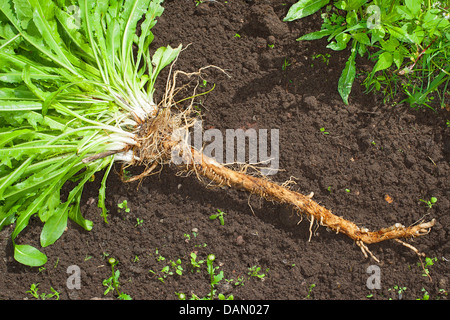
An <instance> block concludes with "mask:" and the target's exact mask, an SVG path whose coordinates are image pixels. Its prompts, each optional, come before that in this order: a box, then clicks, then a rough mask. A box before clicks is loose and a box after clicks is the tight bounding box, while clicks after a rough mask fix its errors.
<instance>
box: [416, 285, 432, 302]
mask: <svg viewBox="0 0 450 320" xmlns="http://www.w3.org/2000/svg"><path fill="white" fill-rule="evenodd" d="M421 291H422V292H423V296H422V297H421V298H418V299H417V300H430V294H429V293H428V291H427V290H426V289H425V288H422V290H421Z"/></svg>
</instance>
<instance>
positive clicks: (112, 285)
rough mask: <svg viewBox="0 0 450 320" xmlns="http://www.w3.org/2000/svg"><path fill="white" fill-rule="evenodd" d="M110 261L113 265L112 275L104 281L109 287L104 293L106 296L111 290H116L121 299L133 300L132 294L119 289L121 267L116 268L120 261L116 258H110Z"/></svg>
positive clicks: (104, 284)
mask: <svg viewBox="0 0 450 320" xmlns="http://www.w3.org/2000/svg"><path fill="white" fill-rule="evenodd" d="M108 263H109V264H110V266H111V276H110V277H109V278H107V279H105V280H103V282H102V284H103V286H105V287H107V288H106V290H105V292H104V293H103V294H104V295H105V296H106V295H107V294H108V293H109V292H110V291H115V292H116V293H117V298H118V299H119V300H132V299H131V296H130V295H128V294H126V293H124V292H121V291H120V290H119V288H120V282H119V277H120V271H119V269H117V270H116V269H115V266H116V265H118V264H119V261H117V260H116V259H114V258H109V259H108Z"/></svg>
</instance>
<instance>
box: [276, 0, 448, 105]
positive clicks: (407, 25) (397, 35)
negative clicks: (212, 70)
mask: <svg viewBox="0 0 450 320" xmlns="http://www.w3.org/2000/svg"><path fill="white" fill-rule="evenodd" d="M330 2H331V1H330V0H300V1H298V2H297V3H295V4H294V5H293V6H292V7H291V8H290V9H289V12H288V14H287V15H286V17H285V19H284V21H293V20H297V19H301V18H304V17H306V16H309V15H311V14H313V13H316V12H317V11H319V10H321V9H323V8H324V7H325V10H324V12H323V13H322V15H321V17H322V19H323V23H322V27H321V30H319V31H315V32H312V33H309V34H306V35H303V36H301V37H300V38H298V39H297V41H304V40H316V39H321V38H324V37H327V40H328V42H329V44H328V45H327V48H329V49H331V50H334V51H342V50H344V49H347V47H350V48H351V51H350V56H349V57H348V59H347V62H346V64H345V67H344V69H343V71H342V73H341V76H340V79H339V82H338V92H339V94H340V96H341V98H342V100H343V101H344V103H345V104H348V98H349V95H350V92H351V89H352V86H353V82H354V79H355V77H356V55H357V54H359V55H360V56H361V57H363V56H364V55H366V54H367V56H368V58H369V59H371V60H374V61H376V62H375V65H374V66H373V68H372V70H371V71H369V72H367V76H366V79H365V80H364V82H363V84H364V86H365V87H366V89H367V92H370V91H372V90H377V91H381V92H382V93H383V94H384V95H385V97H386V98H393V97H394V96H396V95H397V94H398V92H399V91H402V92H403V93H404V94H405V95H406V97H407V98H406V99H404V100H403V101H405V102H408V103H409V104H410V105H411V106H422V105H425V106H428V107H430V108H431V106H430V105H429V102H430V100H432V99H433V97H432V96H431V94H432V93H434V94H435V95H437V96H438V98H439V99H440V104H441V106H444V105H445V102H444V100H445V92H446V91H447V88H448V84H449V81H450V66H449V65H448V58H449V55H450V43H449V40H450V23H449V17H450V13H449V7H448V5H444V4H441V3H440V2H439V1H431V0H429V1H424V0H374V1H368V0H339V1H334V2H333V5H331V4H330Z"/></svg>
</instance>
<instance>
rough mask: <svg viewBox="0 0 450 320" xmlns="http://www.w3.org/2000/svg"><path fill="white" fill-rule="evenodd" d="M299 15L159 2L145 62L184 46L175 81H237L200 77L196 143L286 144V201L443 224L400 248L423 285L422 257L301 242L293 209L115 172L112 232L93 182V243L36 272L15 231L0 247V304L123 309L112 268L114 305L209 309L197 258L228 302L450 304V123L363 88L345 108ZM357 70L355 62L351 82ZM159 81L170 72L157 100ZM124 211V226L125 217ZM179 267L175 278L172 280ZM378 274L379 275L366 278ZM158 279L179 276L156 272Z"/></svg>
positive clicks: (330, 66) (248, 4)
mask: <svg viewBox="0 0 450 320" xmlns="http://www.w3.org/2000/svg"><path fill="white" fill-rule="evenodd" d="M292 3H293V1H287V2H286V1H234V0H232V1H227V2H225V1H204V2H203V3H201V4H199V5H196V3H195V1H187V0H186V1H181V0H176V1H166V2H165V3H164V7H165V11H164V13H163V15H162V16H161V18H159V20H158V23H157V24H156V26H155V28H154V34H155V42H154V43H153V44H152V46H154V48H157V47H159V46H164V45H167V44H170V45H171V46H178V45H179V44H180V43H181V44H183V46H184V47H185V50H184V51H183V52H182V53H181V55H180V56H179V58H178V61H177V62H176V64H175V66H174V69H179V70H183V71H186V72H195V71H197V70H198V69H200V68H202V67H205V66H208V65H215V66H218V67H220V68H222V69H224V70H225V71H226V73H227V74H228V75H229V76H230V77H228V76H226V75H225V74H224V73H223V72H219V71H213V70H212V69H208V70H207V71H206V72H205V74H204V79H205V80H206V82H205V84H206V85H207V86H208V88H212V85H213V84H214V85H215V87H214V90H213V91H212V92H211V93H209V94H207V95H204V96H201V97H198V98H196V104H197V105H198V108H199V112H200V113H201V115H202V117H203V127H204V128H205V129H208V128H216V129H219V130H221V131H222V132H223V133H224V135H225V133H226V129H238V128H241V129H244V130H245V129H249V128H254V129H268V130H271V129H279V147H280V149H279V156H280V159H279V167H280V169H281V170H280V172H278V173H277V174H275V175H271V176H269V178H270V179H272V180H274V181H276V182H279V183H283V182H286V181H288V180H291V181H292V182H294V183H292V184H291V185H290V187H291V188H292V189H294V190H297V191H299V192H301V193H303V194H309V193H310V192H314V200H315V201H317V202H319V203H320V204H321V205H322V206H324V207H326V208H328V209H330V210H331V211H332V212H333V213H334V214H337V215H339V216H343V217H345V218H346V219H348V220H351V221H353V222H355V223H356V224H357V225H358V226H360V227H367V228H369V229H371V230H375V229H379V228H382V227H387V226H391V225H393V224H395V223H397V222H399V223H402V224H404V225H411V224H414V223H417V222H418V221H420V220H421V219H423V218H425V219H426V220H431V219H433V218H434V219H436V225H435V227H434V228H432V230H431V232H430V233H429V234H428V235H426V236H423V237H419V238H415V239H412V240H408V242H409V243H411V244H412V245H414V246H415V247H417V248H418V249H419V250H420V251H423V252H424V253H425V254H426V256H427V257H429V258H432V259H433V262H434V264H433V265H431V266H428V267H427V269H428V271H429V275H428V276H426V275H424V268H423V267H422V266H420V260H419V258H418V256H417V255H416V254H415V253H414V252H413V251H411V250H410V249H408V248H406V247H405V246H403V245H401V244H399V243H397V242H394V241H388V242H382V243H379V244H374V245H370V249H371V251H372V252H373V254H374V255H375V256H376V257H378V258H379V259H380V262H379V263H376V262H375V261H374V260H371V259H366V258H364V256H363V254H362V252H361V250H360V249H359V247H358V246H356V245H355V243H354V242H353V241H352V240H351V239H349V238H347V237H346V236H345V235H342V234H336V233H334V232H328V231H327V229H326V228H324V227H317V225H314V226H313V228H312V231H313V236H312V237H311V240H310V241H309V238H310V223H309V221H308V220H307V219H306V218H305V217H303V219H302V217H298V216H297V215H296V214H294V213H293V212H292V211H291V208H284V207H282V206H280V205H277V204H275V203H271V202H267V201H265V200H263V199H259V198H258V197H255V196H253V197H249V195H248V194H246V193H243V192H239V191H235V190H228V189H221V188H210V187H208V186H207V185H205V183H203V182H201V181H199V180H198V179H197V178H196V176H195V175H190V176H187V177H186V176H183V175H180V174H178V173H179V169H178V168H176V167H172V166H166V167H164V168H163V170H162V171H161V172H160V173H159V174H156V175H152V176H149V177H146V178H145V179H143V180H142V181H140V182H133V183H123V182H122V181H121V180H120V178H119V176H118V174H117V172H118V171H119V170H120V167H119V166H117V167H116V168H115V171H116V172H114V173H112V174H111V175H110V176H109V178H108V181H107V205H108V207H109V215H108V223H105V222H104V221H103V218H102V217H101V215H100V214H101V212H100V209H99V208H97V196H98V192H97V190H98V187H99V185H100V182H101V178H102V175H101V174H98V175H96V176H95V180H94V181H93V182H90V183H89V184H87V185H86V186H85V191H84V195H83V199H82V207H81V211H82V213H83V214H84V216H85V217H86V218H87V219H90V220H92V221H93V222H94V227H93V229H92V230H91V231H85V230H83V229H81V228H80V227H79V226H77V225H76V224H74V223H72V222H69V224H68V228H67V230H66V232H65V233H64V234H63V236H62V237H61V238H60V239H59V240H58V241H57V242H56V243H55V244H53V245H51V246H49V247H46V248H43V249H42V251H43V252H44V253H45V254H47V256H48V257H49V260H48V262H47V264H46V265H45V266H44V267H43V268H31V267H27V266H23V265H21V264H19V263H17V262H16V261H15V260H14V259H13V248H12V244H11V240H10V236H9V235H10V232H11V230H10V229H8V228H6V229H5V230H3V231H1V233H0V238H1V247H0V248H1V256H2V259H0V274H1V276H0V299H34V298H33V297H32V296H31V295H30V294H29V293H27V291H28V290H29V289H30V286H31V285H32V284H37V283H39V286H38V289H39V291H38V292H39V293H52V291H51V288H53V289H54V290H56V291H58V292H59V293H60V296H59V297H60V299H105V298H106V299H116V295H115V294H114V293H113V292H109V293H108V294H107V295H104V291H105V289H106V287H105V286H103V284H102V282H103V280H104V279H107V278H109V277H110V276H111V268H110V266H109V264H108V258H110V257H114V258H115V259H117V260H118V261H119V264H118V265H117V266H116V269H118V270H120V278H119V281H120V290H121V291H122V292H124V293H126V294H128V295H130V296H131V297H132V298H133V299H152V300H155V299H164V300H165V299H178V297H177V294H176V293H180V292H183V293H185V294H186V295H187V297H188V298H190V297H191V296H192V294H195V295H196V296H198V297H205V296H206V295H207V294H208V293H209V290H210V286H209V283H210V279H209V275H208V273H207V271H206V264H205V263H203V264H202V265H201V268H200V269H199V271H197V270H192V267H191V265H190V254H191V252H196V253H197V261H200V260H206V257H207V255H208V254H214V255H215V256H216V260H215V262H214V265H215V266H216V267H218V269H217V270H216V273H219V272H220V271H223V275H224V278H223V280H222V281H220V283H219V284H218V285H217V286H216V289H217V291H216V294H218V293H223V294H225V295H226V296H228V295H233V297H234V299H235V300H237V299H296V300H301V299H358V300H359V299H399V298H401V299H418V298H423V297H424V293H425V291H426V292H428V293H429V296H430V299H448V296H447V292H448V291H449V282H448V275H449V268H448V259H450V245H449V242H448V234H449V228H450V223H449V215H448V212H449V198H448V196H449V190H450V182H449V172H450V166H449V161H450V158H449V152H450V139H449V132H450V128H448V127H447V126H446V120H447V119H450V113H449V111H448V110H446V109H441V108H439V107H438V108H436V112H433V111H432V110H430V109H428V108H425V109H420V110H414V109H412V108H410V107H409V106H406V105H401V104H400V105H396V106H393V105H389V104H385V103H383V99H382V98H381V97H379V96H377V95H374V94H366V93H364V91H363V87H362V86H361V85H360V83H361V78H358V79H357V80H356V83H355V84H354V87H353V92H352V94H351V99H350V104H349V105H348V106H346V105H344V104H343V103H342V101H341V99H340V97H339V95H338V93H337V90H336V88H337V82H338V79H339V76H340V73H341V70H342V68H343V67H344V64H345V61H346V59H347V57H348V54H349V52H348V51H347V50H344V51H342V52H333V51H330V50H328V49H326V48H325V47H326V44H327V43H326V40H323V41H322V40H318V41H311V42H309V41H306V42H297V41H295V39H296V38H298V37H299V36H301V35H303V34H305V33H308V32H312V31H317V30H319V29H320V24H321V19H320V15H319V14H315V15H313V16H310V17H308V18H305V19H302V20H300V21H296V22H290V23H286V22H282V19H283V17H284V16H285V15H286V13H287V10H288V9H289V7H290V5H291V4H292ZM188 45H189V46H188ZM328 54H329V55H330V56H328ZM320 55H322V56H320ZM322 57H324V59H322ZM285 62H286V63H285ZM364 63H365V60H364V59H359V61H358V64H359V66H362V65H363V64H364ZM283 66H284V67H283ZM165 75H167V70H166V73H165V74H163V75H162V76H161V77H160V84H159V90H160V91H159V92H161V90H163V89H164V85H165V83H164V82H165V80H164V77H165ZM320 128H325V131H326V132H328V134H324V132H321V131H320ZM142 170H143V168H133V169H130V172H131V173H134V174H138V173H140V172H142ZM432 196H433V197H436V198H437V199H438V201H437V203H436V204H435V205H434V206H432V208H428V206H427V205H426V204H425V203H423V202H421V201H420V200H419V199H426V200H428V199H430V197H432ZM123 200H127V203H128V207H129V208H130V212H129V213H126V212H123V211H119V210H118V207H117V204H118V203H120V202H122V201H123ZM217 210H221V211H222V212H225V213H226V215H224V224H223V225H222V224H221V223H220V221H219V220H218V219H216V220H211V219H210V218H209V217H210V215H212V214H215V213H217V212H218V211H217ZM300 221H301V222H300ZM299 222H300V223H299ZM41 228H42V224H41V223H40V221H39V220H38V218H33V219H32V220H31V222H30V225H29V226H28V227H27V229H26V232H25V231H24V232H22V233H21V235H20V236H19V237H18V240H17V241H18V243H28V244H32V245H35V246H39V243H38V239H39V233H40V231H41ZM163 257H164V259H163ZM178 259H179V262H180V264H179V265H180V266H181V267H182V268H183V270H182V274H181V275H179V274H177V273H175V268H174V267H172V265H171V261H174V262H175V264H176V261H177V260H178ZM422 261H423V262H425V259H422ZM372 265H375V266H377V267H379V272H378V273H376V274H373V273H372V272H373V271H372V272H371V271H370V270H372V269H370V268H369V266H372ZM70 266H78V267H79V270H80V280H81V282H80V286H79V289H77V288H73V286H71V285H70V284H72V285H73V284H75V283H74V282H73V281H72V279H73V278H70V276H71V275H74V274H73V271H70V270H71V269H69V273H68V268H69V267H70ZM165 266H169V267H170V271H171V272H173V274H167V273H164V272H162V271H161V270H162V269H163V268H164V267H165ZM252 267H255V268H257V267H260V270H259V272H258V274H259V275H260V277H256V276H250V275H249V272H250V271H249V268H252ZM372 268H373V267H372ZM150 270H152V271H153V272H151V271H150ZM375 270H378V269H377V268H375ZM262 274H264V276H262ZM372 275H374V276H377V275H379V279H380V283H379V284H380V287H379V288H378V289H376V288H373V289H370V288H369V287H370V284H371V283H372V284H376V283H375V282H373V281H372V280H373V278H371V276H372ZM159 278H162V279H159ZM68 279H69V285H68V281H67V280H68ZM368 280H369V282H368ZM71 281H72V282H71ZM368 283H369V286H368ZM400 288H402V289H400ZM399 292H400V294H399Z"/></svg>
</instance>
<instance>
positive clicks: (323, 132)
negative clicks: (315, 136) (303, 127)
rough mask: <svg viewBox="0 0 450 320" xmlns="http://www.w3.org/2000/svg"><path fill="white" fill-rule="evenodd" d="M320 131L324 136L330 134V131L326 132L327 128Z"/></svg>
mask: <svg viewBox="0 0 450 320" xmlns="http://www.w3.org/2000/svg"><path fill="white" fill-rule="evenodd" d="M319 130H320V132H322V134H325V135H327V134H330V133H329V132H328V131H326V130H325V128H320V129H319Z"/></svg>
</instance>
